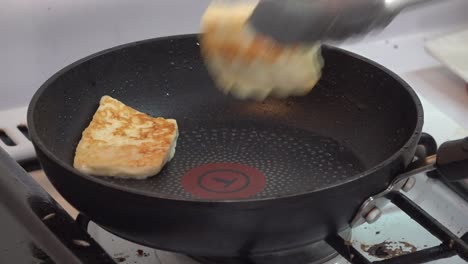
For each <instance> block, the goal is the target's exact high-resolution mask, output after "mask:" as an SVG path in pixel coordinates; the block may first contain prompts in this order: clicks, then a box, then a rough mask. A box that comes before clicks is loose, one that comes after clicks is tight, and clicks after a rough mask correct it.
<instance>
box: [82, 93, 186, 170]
mask: <svg viewBox="0 0 468 264" xmlns="http://www.w3.org/2000/svg"><path fill="white" fill-rule="evenodd" d="M177 136H178V130H177V122H176V121H175V120H172V119H164V118H161V117H157V118H154V117H151V116H149V115H147V114H144V113H141V112H139V111H137V110H135V109H133V108H131V107H129V106H126V105H125V104H123V103H121V102H120V101H118V100H116V99H114V98H112V97H110V96H104V97H102V98H101V101H100V105H99V107H98V109H97V111H96V113H95V114H94V116H93V119H92V121H91V123H90V124H89V126H88V127H87V128H86V129H85V130H84V131H83V133H82V138H81V140H80V142H79V144H78V147H77V150H76V154H75V160H74V166H75V168H77V169H78V170H81V171H83V172H85V173H89V174H93V175H98V176H119V177H128V178H145V177H148V176H152V175H155V174H156V173H158V172H159V171H160V169H161V168H162V167H163V166H164V164H165V163H166V162H167V161H168V160H170V159H171V158H172V157H171V156H172V154H173V153H172V152H173V148H175V143H176V140H177Z"/></svg>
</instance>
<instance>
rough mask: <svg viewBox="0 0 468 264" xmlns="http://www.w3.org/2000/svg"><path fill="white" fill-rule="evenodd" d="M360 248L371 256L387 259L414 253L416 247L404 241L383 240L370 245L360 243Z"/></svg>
mask: <svg viewBox="0 0 468 264" xmlns="http://www.w3.org/2000/svg"><path fill="white" fill-rule="evenodd" d="M361 250H363V251H364V252H367V253H368V254H369V255H370V256H373V257H377V258H381V259H389V258H394V257H398V256H402V255H406V254H409V253H414V252H416V251H417V248H416V247H415V246H414V245H412V244H410V243H408V242H404V241H397V242H392V241H384V242H382V243H379V244H375V245H372V246H370V245H365V244H361Z"/></svg>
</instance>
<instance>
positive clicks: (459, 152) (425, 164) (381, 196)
mask: <svg viewBox="0 0 468 264" xmlns="http://www.w3.org/2000/svg"><path fill="white" fill-rule="evenodd" d="M421 138H422V141H421V144H420V145H422V146H424V147H425V148H426V151H425V153H426V155H421V156H419V157H418V160H417V161H415V162H413V163H412V164H410V165H409V166H408V171H407V172H405V173H403V174H400V175H398V176H397V177H395V179H394V180H393V182H392V183H391V184H390V185H389V186H388V187H387V189H385V190H384V191H382V192H380V193H378V194H376V195H374V196H372V197H369V198H368V199H367V200H366V201H364V203H363V204H362V205H361V207H360V208H359V210H358V212H357V213H356V215H355V216H354V218H353V219H352V221H351V227H356V226H359V225H361V224H363V223H364V222H368V223H373V222H375V221H376V220H377V219H378V217H379V216H380V213H379V212H381V210H382V209H383V207H385V206H386V205H387V204H388V203H389V202H390V201H391V199H390V196H391V195H392V194H393V193H394V192H399V191H400V190H403V191H405V192H407V191H409V190H411V188H412V187H413V186H414V184H415V180H414V176H415V175H418V174H420V173H429V172H430V173H431V174H432V175H434V174H436V175H438V176H439V177H440V178H441V179H442V180H443V181H446V182H450V181H458V182H460V183H464V181H463V180H465V179H468V173H467V172H468V137H467V138H465V139H459V140H454V141H448V142H445V143H444V144H442V145H441V147H440V149H439V150H438V151H437V154H436V155H430V156H427V154H432V152H434V151H433V150H434V149H433V147H434V143H435V140H434V139H431V138H432V137H430V136H429V135H428V134H424V135H423V136H422V137H421ZM424 156H425V157H424Z"/></svg>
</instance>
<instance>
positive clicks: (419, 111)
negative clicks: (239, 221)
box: [27, 33, 424, 205]
mask: <svg viewBox="0 0 468 264" xmlns="http://www.w3.org/2000/svg"><path fill="white" fill-rule="evenodd" d="M199 35H200V34H199V33H190V34H178V35H168V36H163V37H156V38H149V39H144V40H139V41H134V42H129V43H125V44H122V45H117V46H114V47H111V48H108V49H104V50H101V51H98V52H95V53H92V54H90V55H88V56H86V57H83V58H81V59H79V60H76V61H75V62H73V63H71V64H69V65H68V66H66V67H64V68H62V69H60V70H59V71H57V72H56V73H55V74H53V75H52V76H51V77H50V78H49V79H47V80H46V81H45V82H44V83H43V84H42V85H41V86H40V87H39V89H38V90H37V91H36V92H35V93H34V95H33V96H32V98H31V100H30V103H29V106H28V110H27V123H28V128H29V134H30V137H31V142H32V143H33V145H34V146H35V147H36V148H39V149H40V151H41V152H42V153H43V154H44V155H45V156H46V157H47V158H48V159H50V160H52V161H53V162H54V163H55V164H57V165H59V166H60V167H61V168H63V169H64V170H66V171H68V172H69V173H72V174H75V175H78V176H80V177H82V178H84V179H86V180H89V181H92V182H94V183H96V184H99V185H103V186H104V187H107V188H111V189H114V190H116V191H121V192H125V193H129V194H133V195H139V196H144V197H148V198H152V199H162V200H172V201H178V202H184V203H197V204H200V203H201V204H211V205H212V204H239V203H257V202H267V201H271V200H275V201H278V200H282V199H294V198H300V197H302V196H307V195H310V194H312V193H318V192H323V191H327V190H331V189H334V188H337V187H341V186H344V185H346V184H349V183H351V182H354V181H356V180H358V179H361V178H365V177H367V176H369V175H371V174H373V173H375V172H377V171H379V170H381V169H383V168H385V167H386V166H388V165H389V164H391V163H392V162H394V161H395V160H397V159H398V158H399V157H400V156H401V155H402V154H403V153H404V152H405V151H406V149H407V148H408V147H409V146H411V145H412V144H414V142H415V141H417V140H418V138H419V136H420V135H421V133H422V128H423V125H424V109H423V106H422V103H421V100H420V98H419V97H418V95H417V94H416V92H415V91H414V89H413V88H412V87H411V86H410V85H409V84H408V83H407V82H406V81H405V80H403V79H402V77H400V76H399V75H397V74H396V73H395V72H393V71H391V70H390V69H388V68H386V67H384V66H383V65H381V64H379V63H377V62H376V61H373V60H371V59H368V58H366V57H364V56H361V55H358V54H356V53H354V52H351V51H347V50H344V49H342V48H338V47H335V46H331V45H326V44H324V45H323V46H324V47H326V48H327V49H330V50H334V51H338V52H341V53H343V54H345V55H347V56H350V57H353V58H354V59H358V60H361V61H363V62H365V63H367V64H370V65H371V66H373V67H375V68H376V69H378V70H381V71H383V72H385V73H386V74H387V75H388V76H389V77H390V78H392V79H394V80H396V81H397V82H398V83H399V84H400V85H401V86H402V88H404V89H405V91H406V92H407V93H408V95H409V96H410V97H411V99H412V100H413V103H414V106H415V108H416V115H417V121H416V124H415V126H414V130H413V132H412V134H411V136H410V137H408V139H407V140H406V142H405V143H404V145H402V146H401V147H400V149H399V150H398V151H396V152H394V153H393V154H392V155H391V156H390V157H388V158H387V159H385V160H383V161H382V162H380V163H378V164H376V165H375V166H373V167H371V168H369V169H368V170H365V171H363V172H361V173H358V174H356V175H354V176H353V177H349V178H347V179H346V180H344V181H341V182H337V183H334V184H331V185H328V186H325V187H322V188H318V189H314V190H311V191H302V192H298V193H293V194H284V195H279V196H275V197H261V198H247V199H234V200H232V199H226V200H211V199H183V198H180V197H175V196H171V195H164V194H161V193H155V192H149V191H142V190H138V189H134V188H128V187H125V186H122V185H119V184H114V183H111V182H108V181H105V180H103V179H100V178H99V177H95V176H92V175H87V174H84V173H82V172H80V171H78V170H76V169H75V168H73V166H72V165H70V164H68V163H67V162H65V161H63V160H61V159H60V158H58V157H57V155H55V154H54V153H53V152H52V151H50V150H49V148H48V147H47V146H46V144H45V143H44V142H43V141H42V140H41V137H40V136H39V135H38V133H37V131H36V123H35V122H34V113H35V111H34V109H35V108H36V105H37V103H38V101H39V99H40V98H41V95H42V94H43V92H44V91H45V90H46V89H47V87H48V86H49V85H50V84H51V83H53V82H54V81H55V80H57V79H58V78H59V77H60V76H62V74H64V73H66V72H68V71H69V70H71V69H73V68H75V67H76V66H78V65H80V64H82V63H84V62H87V61H90V60H92V59H94V58H96V57H99V56H102V55H105V54H108V53H111V52H115V51H118V50H121V49H124V48H129V47H132V46H137V45H139V44H146V43H150V42H159V41H167V40H178V39H187V38H194V39H198V38H197V37H198V36H199ZM394 176H397V175H394Z"/></svg>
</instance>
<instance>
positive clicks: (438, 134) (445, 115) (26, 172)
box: [0, 1, 468, 264]
mask: <svg viewBox="0 0 468 264" xmlns="http://www.w3.org/2000/svg"><path fill="white" fill-rule="evenodd" d="M52 2H53V1H52ZM84 2H86V1H83V2H80V3H84ZM151 2H154V1H151ZM156 2H158V3H159V1H156ZM156 2H154V3H155V4H156V5H157V4H158V3H156ZM160 2H163V1H160ZM176 2H177V1H171V4H167V6H165V8H177V4H172V3H176ZM454 2H456V1H454ZM64 3H65V2H63V3H61V4H56V6H51V7H49V8H48V9H47V10H46V9H44V12H60V10H61V9H60V8H62V9H63V10H64V5H65V4H64ZM461 3H463V4H461ZM83 5H84V4H83ZM135 5H136V4H135ZM172 5H174V7H171V6H172ZM194 5H195V4H194ZM458 5H463V6H466V1H460V3H459V4H458ZM55 7H57V8H55ZM132 8H136V7H135V6H133V7H132ZM440 8H441V9H440V10H442V11H439V10H432V11H431V10H429V11H427V12H426V14H420V15H416V16H412V17H409V16H406V17H405V16H404V17H402V18H401V19H400V20H397V21H396V22H395V23H394V25H393V26H391V27H390V29H389V30H388V31H387V32H386V33H385V32H384V34H381V35H380V38H378V39H374V40H371V41H367V42H363V43H359V44H347V45H343V48H345V49H348V50H350V51H353V52H356V53H359V54H361V55H363V56H365V57H368V58H370V59H372V60H374V61H377V62H379V63H381V64H382V65H384V66H386V67H387V68H389V69H390V70H393V71H394V72H396V73H397V74H398V75H399V76H401V77H402V78H403V79H404V80H406V81H407V82H408V83H409V84H410V85H411V86H412V87H413V88H414V89H415V90H416V92H417V93H418V96H419V97H420V99H421V101H422V103H423V107H424V112H425V124H424V128H423V130H424V132H427V133H429V134H431V135H432V136H433V137H434V138H435V139H436V141H437V142H439V143H440V142H446V141H449V140H454V139H459V138H463V137H466V136H468V131H467V130H466V129H467V128H468V123H467V122H468V119H466V116H468V108H466V105H467V102H468V93H467V91H466V89H465V88H464V87H465V85H466V84H465V83H464V81H463V80H461V79H459V78H457V77H456V76H455V75H454V74H452V73H451V72H449V71H448V70H447V69H445V68H444V67H442V66H441V65H440V63H438V62H437V61H436V60H434V59H433V58H432V57H430V56H429V55H428V54H427V53H426V52H425V50H424V42H425V40H427V39H428V38H430V37H432V36H435V35H438V34H439V32H450V31H453V30H456V29H459V28H460V27H461V28H466V23H465V22H466V21H468V18H467V17H466V16H464V17H463V14H464V13H465V12H462V11H461V10H463V7H458V8H457V4H456V3H455V4H453V5H452V6H451V7H449V6H448V5H447V6H446V7H440ZM122 10H123V9H122ZM197 10H198V11H200V12H201V11H202V10H203V8H201V7H200V6H197ZM457 10H458V12H457ZM31 12H32V11H31ZM184 12H185V11H184ZM443 12H445V13H447V14H452V15H451V17H450V18H448V17H447V16H445V18H444V17H442V18H440V17H439V18H438V17H437V16H436V15H438V14H439V13H443ZM125 13H128V12H127V11H125ZM150 13H151V12H150ZM109 14H110V13H109ZM109 14H108V15H109ZM143 15H144V14H143ZM147 15H148V16H150V17H152V18H153V17H155V16H154V14H152V13H151V14H147ZM427 16H430V17H431V23H432V24H431V23H429V24H431V25H432V26H434V25H436V22H438V23H439V22H440V24H444V25H445V26H446V27H445V28H436V30H435V31H438V32H428V31H427V30H426V31H424V30H423V31H421V32H419V33H417V32H418V31H417V29H418V27H419V26H418V27H414V24H413V28H411V27H409V26H408V25H407V22H408V21H417V20H424V19H423V18H424V17H427ZM116 17H118V19H119V20H120V18H121V17H122V16H121V15H118V16H116ZM196 17H197V16H196ZM105 19H112V18H111V17H106V18H105ZM158 19H159V18H158ZM455 20H457V21H455ZM444 21H445V22H446V23H442V22H444ZM426 22H427V21H426ZM156 24H161V25H164V26H166V25H167V23H156ZM195 24H196V23H195ZM415 24H418V23H416V22H415ZM187 25H188V24H187ZM0 27H1V25H0ZM398 28H399V29H402V28H403V29H404V30H403V31H405V32H406V33H408V34H406V35H402V36H397V37H393V36H392V34H391V33H392V31H395V30H397V29H398ZM55 30H58V29H57V28H55ZM103 30H104V29H103ZM193 30H195V29H192V28H189V27H188V26H187V28H184V29H183V30H182V31H193ZM67 31H68V30H67ZM85 31H87V30H85ZM80 32H81V31H79V30H76V31H74V34H75V33H76V34H80ZM83 32H84V31H83ZM105 32H109V30H107V29H106V30H105ZM132 32H133V31H132ZM164 32H165V31H164ZM153 33H154V32H153V31H152V32H146V33H144V34H143V35H138V36H136V35H135V34H134V33H132V34H127V35H124V34H122V35H120V33H119V34H116V36H117V35H118V36H119V39H118V40H114V42H119V43H120V42H127V39H125V37H127V38H128V39H130V40H133V39H135V38H138V39H142V38H146V37H147V36H146V35H145V34H147V35H148V36H150V37H154V34H153ZM171 33H174V32H171ZM165 34H169V32H166V33H165ZM96 35H99V34H96ZM70 41H74V40H73V39H70ZM26 42H27V43H29V42H28V41H26ZM31 43H32V42H31ZM68 44H70V43H68ZM68 44H67V43H65V44H64V45H61V46H67V47H69V46H70V45H68ZM57 45H58V44H57ZM89 45H90V46H89V47H88V49H89V50H86V51H84V50H81V51H77V50H73V49H74V48H72V52H73V51H74V52H75V55H74V56H77V57H81V56H82V55H84V54H88V53H91V50H92V49H94V48H96V47H93V48H91V44H89ZM99 45H102V47H101V46H99ZM99 45H98V46H99V47H98V48H105V47H108V46H109V45H108V43H106V44H104V41H102V43H99ZM112 45H113V44H112ZM112 45H111V46H112ZM44 49H45V48H44ZM54 52H55V51H54ZM59 52H60V51H59ZM80 52H81V53H80ZM64 53H65V52H64ZM83 53H84V54H83ZM38 54H43V52H38ZM66 54H69V48H67V50H66ZM26 57H28V58H29V57H30V56H29V54H26ZM55 57H57V58H58V57H59V56H55ZM55 57H54V58H55ZM72 57H73V56H72V55H70V56H68V55H67V57H66V58H68V59H69V62H71V61H73V60H74V59H75V58H72ZM42 60H44V59H42ZM20 61H21V58H20ZM52 63H54V62H52ZM63 63H64V62H63V61H60V62H57V63H56V64H57V65H51V67H50V68H54V67H55V68H61V66H58V65H61V64H63ZM49 66H50V65H49ZM47 71H49V72H47ZM52 72H53V70H50V69H49V70H44V71H41V74H42V75H44V76H49V75H50V74H52ZM44 76H42V77H38V76H35V77H32V79H34V78H35V80H34V81H36V82H39V81H38V80H39V79H41V78H43V77H44ZM26 79H27V78H26ZM7 81H8V80H7ZM37 84H38V85H39V83H37ZM28 85H30V83H28ZM33 86H34V85H33ZM35 87H37V85H36V86H35ZM442 89H443V90H442ZM31 93H32V92H31V91H29V92H28V96H29V95H30V94H31ZM7 96H8V93H7ZM19 98H20V96H19V95H18V96H15V100H14V101H15V102H23V104H22V105H21V104H20V106H14V107H11V104H12V102H5V103H4V105H7V107H6V108H5V107H4V106H2V108H1V109H3V110H2V111H0V138H1V139H2V140H0V186H1V187H2V188H1V191H0V215H1V217H0V232H1V233H0V234H1V236H0V263H42V264H45V263H72V264H74V263H77V264H78V263H90V264H92V263H128V264H140V263H144V264H176V263H177V264H210V263H216V264H233V263H239V264H245V263H253V264H264V263H268V264H276V263H279V262H281V263H284V264H289V263H291V264H312V263H314V264H315V263H327V264H344V263H369V262H365V261H363V262H359V257H358V256H359V255H362V256H364V257H365V258H366V259H368V261H375V262H378V261H380V262H378V263H391V262H390V260H388V261H387V258H391V257H397V256H401V255H405V256H409V255H410V254H411V253H413V252H416V251H417V252H426V253H427V254H426V255H431V256H432V258H430V260H428V262H427V263H435V264H461V263H466V261H464V260H463V259H461V258H460V257H459V256H457V255H456V253H455V252H454V251H453V250H451V249H450V245H448V246H449V248H444V247H438V246H439V245H441V241H440V240H439V239H438V238H436V237H435V236H434V235H432V234H431V232H429V231H428V230H426V229H425V228H424V227H422V226H421V225H420V224H419V223H417V222H416V221H415V220H413V219H412V218H411V217H410V216H408V215H407V214H406V213H404V212H403V211H402V210H400V208H398V207H397V206H394V205H392V204H389V205H388V206H386V207H385V209H384V210H382V212H381V214H382V216H381V217H380V218H379V219H378V220H377V221H375V222H373V223H364V224H362V225H360V226H357V227H354V228H352V229H351V230H349V232H347V233H346V234H344V235H343V234H341V235H342V236H343V237H344V238H345V240H346V245H347V247H345V248H341V251H340V250H338V252H337V251H336V250H335V249H332V248H331V247H330V246H329V244H333V240H332V239H331V240H330V241H327V243H325V242H324V243H318V244H317V245H307V246H305V247H304V248H300V249H292V250H290V251H287V252H276V253H274V254H270V255H265V256H254V257H253V256H250V257H247V258H244V259H222V258H221V259H220V258H212V257H211V258H209V257H208V258H207V257H196V256H187V255H185V254H183V253H174V252H168V251H164V250H159V249H153V248H149V247H146V246H144V245H139V244H136V243H134V242H131V241H127V240H125V239H122V238H120V237H117V236H115V235H113V234H111V233H109V232H108V231H106V230H105V229H103V228H101V227H100V226H98V225H97V224H95V223H94V222H92V221H90V220H89V219H86V217H84V216H82V215H80V214H79V212H78V211H77V210H76V209H75V208H73V207H72V206H71V205H70V204H68V202H67V201H66V200H65V199H64V198H63V197H62V196H61V195H60V194H59V193H58V192H57V191H56V190H55V189H54V187H53V186H52V184H51V183H50V182H49V181H48V179H47V177H46V176H45V175H44V172H43V171H42V170H41V168H40V166H39V165H38V163H37V161H36V160H35V152H34V149H33V147H32V144H31V142H30V141H29V140H28V138H27V124H26V110H27V106H26V105H25V104H24V102H25V101H26V99H24V100H23V99H21V100H20V99H19ZM21 98H27V96H23V97H21ZM0 99H1V98H0ZM440 110H443V111H440ZM449 116H450V117H449ZM452 118H453V119H454V120H456V121H454V120H452ZM2 149H3V150H5V151H6V152H3V150H2ZM7 154H8V155H7ZM15 161H16V162H18V163H19V164H21V166H22V168H21V167H19V166H17V163H16V162H15ZM415 179H416V181H415V185H414V186H413V187H412V188H409V189H410V190H408V192H405V193H404V195H405V197H408V198H409V200H411V201H413V202H414V203H415V204H417V205H418V206H420V207H421V208H422V209H424V210H425V211H426V212H427V213H428V214H430V216H431V217H433V218H434V219H436V220H437V221H438V222H439V223H440V224H441V225H442V226H443V227H444V228H446V229H447V230H449V231H450V232H451V233H453V234H454V235H456V236H457V237H463V238H466V237H467V235H465V234H467V233H468V194H467V193H466V189H467V186H468V181H464V182H459V183H457V184H456V185H449V184H447V183H445V182H443V181H441V180H440V179H438V178H437V177H432V176H431V175H426V174H420V175H417V177H415ZM370 222H372V221H370ZM335 238H337V239H340V237H335ZM200 239H203V238H202V237H200ZM436 247H438V248H436ZM317 248H318V250H317ZM353 249H354V250H355V252H353ZM311 252H312V253H311ZM317 252H319V253H317ZM350 252H351V253H352V254H353V255H355V256H356V258H355V259H354V260H351V261H349V260H348V259H346V258H345V257H343V256H342V255H347V256H349V254H350ZM439 258H440V259H439ZM65 260H66V261H65ZM426 260H427V259H426ZM274 261H276V263H275V262H274ZM278 261H279V262H278ZM385 261H387V262H385ZM393 263H418V262H417V261H415V259H413V261H401V262H393Z"/></svg>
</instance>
